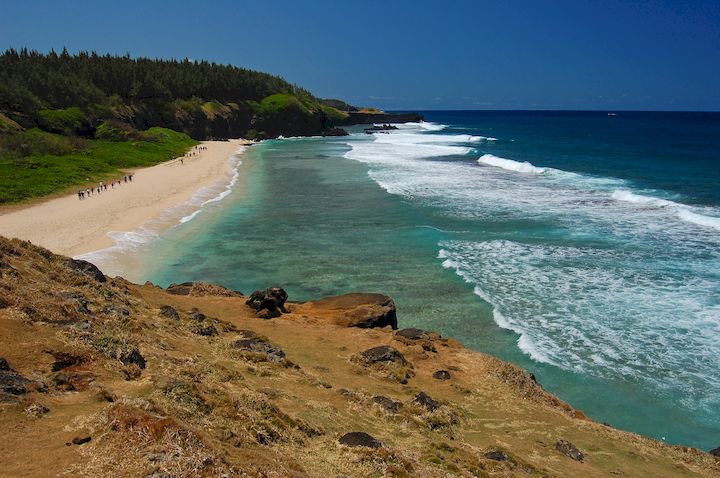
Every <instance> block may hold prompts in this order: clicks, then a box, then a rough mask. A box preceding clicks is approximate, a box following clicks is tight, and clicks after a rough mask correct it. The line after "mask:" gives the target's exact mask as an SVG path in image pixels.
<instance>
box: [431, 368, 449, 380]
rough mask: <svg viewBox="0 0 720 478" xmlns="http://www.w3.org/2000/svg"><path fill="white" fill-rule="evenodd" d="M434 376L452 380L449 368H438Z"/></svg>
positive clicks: (439, 378)
mask: <svg viewBox="0 0 720 478" xmlns="http://www.w3.org/2000/svg"><path fill="white" fill-rule="evenodd" d="M432 376H433V378H436V379H438V380H450V372H448V371H447V370H438V371H437V372H435V373H434V374H433V375H432Z"/></svg>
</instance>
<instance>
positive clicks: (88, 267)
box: [66, 259, 107, 282]
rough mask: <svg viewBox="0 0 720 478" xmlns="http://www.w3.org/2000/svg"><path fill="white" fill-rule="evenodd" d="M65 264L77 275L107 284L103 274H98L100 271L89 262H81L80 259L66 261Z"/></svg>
mask: <svg viewBox="0 0 720 478" xmlns="http://www.w3.org/2000/svg"><path fill="white" fill-rule="evenodd" d="M66 264H67V266H68V267H69V268H70V269H72V270H74V271H75V272H77V273H80V274H84V275H86V276H88V277H92V278H93V279H95V280H96V281H98V282H107V279H106V278H105V274H103V273H102V272H100V269H98V268H97V266H96V265H95V264H93V263H91V262H88V261H83V260H82V259H68V261H67V263H66Z"/></svg>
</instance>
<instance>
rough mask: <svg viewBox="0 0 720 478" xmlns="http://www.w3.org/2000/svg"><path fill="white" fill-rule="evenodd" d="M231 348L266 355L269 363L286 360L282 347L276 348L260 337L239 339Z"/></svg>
mask: <svg viewBox="0 0 720 478" xmlns="http://www.w3.org/2000/svg"><path fill="white" fill-rule="evenodd" d="M230 347H232V348H234V349H238V350H244V351H247V352H254V353H258V354H264V355H265V357H266V359H267V361H269V362H280V361H281V360H283V359H284V358H285V352H283V351H282V349H281V348H280V347H276V346H274V345H272V344H270V343H269V342H267V341H265V340H262V339H260V338H258V337H251V338H243V339H238V340H236V341H235V342H233V343H232V344H230Z"/></svg>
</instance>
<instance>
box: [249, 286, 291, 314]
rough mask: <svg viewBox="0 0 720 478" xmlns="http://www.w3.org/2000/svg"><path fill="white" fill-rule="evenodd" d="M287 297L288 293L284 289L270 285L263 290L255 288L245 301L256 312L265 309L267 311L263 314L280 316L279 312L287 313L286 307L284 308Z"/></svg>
mask: <svg viewBox="0 0 720 478" xmlns="http://www.w3.org/2000/svg"><path fill="white" fill-rule="evenodd" d="M287 298H288V295H287V292H285V290H284V289H281V288H280V287H270V288H268V289H265V290H256V291H255V292H253V293H252V294H251V295H250V298H249V299H248V300H247V301H246V302H245V303H246V304H247V305H248V306H250V308H252V309H255V310H256V311H257V312H261V311H262V310H263V309H267V312H264V313H263V315H264V316H267V315H269V316H270V317H280V315H281V314H283V313H287V309H285V301H287Z"/></svg>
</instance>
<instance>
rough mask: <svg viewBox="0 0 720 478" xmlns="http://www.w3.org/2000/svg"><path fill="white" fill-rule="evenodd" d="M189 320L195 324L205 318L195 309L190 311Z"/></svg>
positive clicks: (205, 317)
mask: <svg viewBox="0 0 720 478" xmlns="http://www.w3.org/2000/svg"><path fill="white" fill-rule="evenodd" d="M190 318H191V319H192V320H194V321H195V322H203V321H205V319H207V316H206V315H205V314H203V313H202V312H200V311H199V310H197V309H192V310H191V311H190Z"/></svg>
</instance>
